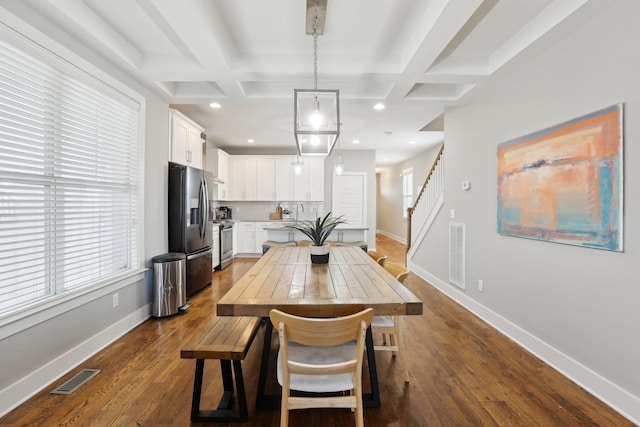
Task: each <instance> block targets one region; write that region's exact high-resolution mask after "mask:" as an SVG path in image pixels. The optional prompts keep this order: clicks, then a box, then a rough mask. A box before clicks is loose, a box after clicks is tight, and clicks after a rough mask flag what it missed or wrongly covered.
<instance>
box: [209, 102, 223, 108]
mask: <svg viewBox="0 0 640 427" xmlns="http://www.w3.org/2000/svg"><path fill="white" fill-rule="evenodd" d="M209 107H211V108H220V107H222V105H220V104H218V103H217V102H212V103H211V104H209Z"/></svg>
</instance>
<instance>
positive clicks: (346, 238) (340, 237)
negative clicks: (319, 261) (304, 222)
mask: <svg viewBox="0 0 640 427" xmlns="http://www.w3.org/2000/svg"><path fill="white" fill-rule="evenodd" d="M291 224H293V223H292V222H289V223H287V222H283V223H274V224H269V225H265V226H264V227H263V229H264V230H265V231H266V232H267V239H268V240H272V241H274V242H291V241H296V242H300V241H302V240H309V238H308V237H307V236H305V235H304V234H303V233H302V232H300V231H298V230H296V229H294V228H292V227H290V225H291ZM367 230H369V228H368V227H352V226H349V225H343V226H338V227H336V228H335V229H334V230H333V232H332V233H331V234H330V235H329V238H328V239H327V240H328V241H334V242H342V243H354V242H362V241H365V242H366V241H367Z"/></svg>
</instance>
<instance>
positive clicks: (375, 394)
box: [256, 317, 380, 409]
mask: <svg viewBox="0 0 640 427" xmlns="http://www.w3.org/2000/svg"><path fill="white" fill-rule="evenodd" d="M272 334H273V324H272V323H271V319H269V318H268V317H267V318H266V324H265V330H264V343H263V346H262V360H261V362H260V376H259V378H258V392H257V396H256V408H257V409H277V408H280V403H281V396H280V395H265V393H264V390H265V386H266V383H267V371H268V369H269V359H270V357H271V338H272ZM365 345H366V348H367V366H368V367H369V382H370V383H371V392H370V393H365V392H364V391H363V393H362V404H363V406H364V407H365V408H378V407H380V388H379V386H378V371H377V368H376V356H375V353H374V349H373V334H372V333H371V326H369V328H367V334H366V338H365Z"/></svg>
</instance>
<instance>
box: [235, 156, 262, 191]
mask: <svg viewBox="0 0 640 427" xmlns="http://www.w3.org/2000/svg"><path fill="white" fill-rule="evenodd" d="M230 165H231V187H230V193H229V199H228V200H256V180H257V170H256V165H257V160H256V159H255V158H245V157H240V156H231V161H230Z"/></svg>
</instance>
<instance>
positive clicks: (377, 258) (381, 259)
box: [367, 251, 387, 266]
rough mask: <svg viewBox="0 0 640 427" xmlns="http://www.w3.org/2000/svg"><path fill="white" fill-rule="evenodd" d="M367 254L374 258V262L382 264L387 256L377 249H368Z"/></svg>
mask: <svg viewBox="0 0 640 427" xmlns="http://www.w3.org/2000/svg"><path fill="white" fill-rule="evenodd" d="M367 254H368V255H369V256H370V257H371V258H373V259H374V261H375V262H377V263H378V264H380V265H382V266H384V263H385V261H386V260H387V256H386V255H385V254H382V253H380V252H377V251H368V252H367Z"/></svg>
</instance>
